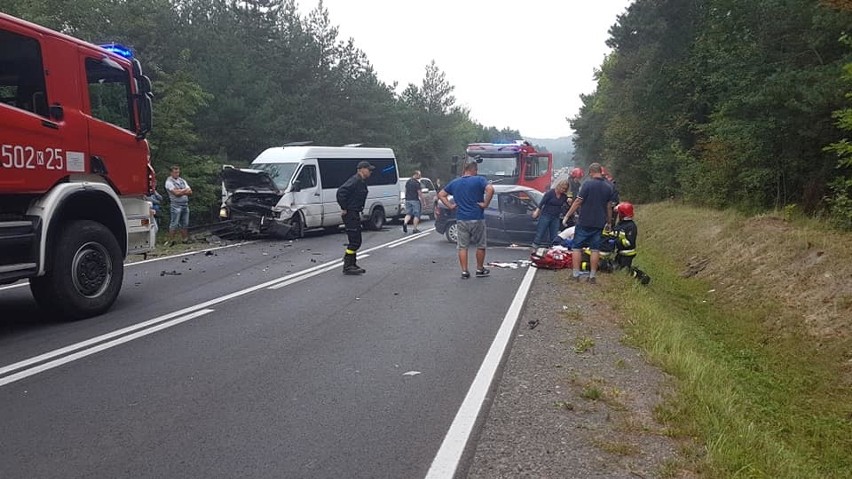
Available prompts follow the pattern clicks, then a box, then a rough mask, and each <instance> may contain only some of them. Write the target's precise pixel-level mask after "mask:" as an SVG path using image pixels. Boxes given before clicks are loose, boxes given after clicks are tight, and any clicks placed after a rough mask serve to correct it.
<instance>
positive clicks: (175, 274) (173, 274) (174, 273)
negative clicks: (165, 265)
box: [160, 270, 182, 276]
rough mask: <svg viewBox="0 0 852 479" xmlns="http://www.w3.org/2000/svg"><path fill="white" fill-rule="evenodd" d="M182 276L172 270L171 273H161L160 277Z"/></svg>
mask: <svg viewBox="0 0 852 479" xmlns="http://www.w3.org/2000/svg"><path fill="white" fill-rule="evenodd" d="M181 274H182V273H179V272H177V271H175V270H171V271H160V276H166V275H168V276H180V275H181Z"/></svg>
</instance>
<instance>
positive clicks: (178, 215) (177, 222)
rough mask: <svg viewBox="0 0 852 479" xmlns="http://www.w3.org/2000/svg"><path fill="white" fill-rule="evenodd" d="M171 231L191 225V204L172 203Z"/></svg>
mask: <svg viewBox="0 0 852 479" xmlns="http://www.w3.org/2000/svg"><path fill="white" fill-rule="evenodd" d="M169 212H170V213H171V217H170V218H169V231H174V230H177V229H181V230H185V229H187V228H188V227H189V205H177V206H175V205H170V206H169Z"/></svg>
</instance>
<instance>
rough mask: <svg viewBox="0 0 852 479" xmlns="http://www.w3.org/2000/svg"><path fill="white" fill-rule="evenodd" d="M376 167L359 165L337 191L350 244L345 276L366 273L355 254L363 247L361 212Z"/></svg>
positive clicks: (366, 164)
mask: <svg viewBox="0 0 852 479" xmlns="http://www.w3.org/2000/svg"><path fill="white" fill-rule="evenodd" d="M375 168H376V167H375V166H373V165H371V164H370V163H369V162H368V161H362V162H359V163H358V167H357V169H358V170H357V172H356V173H355V174H354V175H352V178H349V179H348V180H346V183H343V184H342V185H340V188H338V189H337V204H338V205H339V206H340V214H341V215H343V226H345V227H346V236H348V237H349V244H348V245H347V246H346V253H345V254H344V255H343V274H364V273H366V271H365V270H364V269H363V268H361V267H359V266H358V265H357V264H355V252H356V251H358V248H360V247H361V211H362V210H363V209H364V203H365V202H366V201H367V178H369V177H370V173H372V171H373V170H374V169H375Z"/></svg>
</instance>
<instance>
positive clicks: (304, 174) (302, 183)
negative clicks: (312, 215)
mask: <svg viewBox="0 0 852 479" xmlns="http://www.w3.org/2000/svg"><path fill="white" fill-rule="evenodd" d="M296 180H298V181H299V187H300V188H302V189H303V190H304V189H306V188H313V187H314V186H316V185H317V168H316V167H315V166H314V165H305V166H303V167H302V171H300V172H299V177H298V178H296Z"/></svg>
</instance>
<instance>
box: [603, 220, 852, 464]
mask: <svg viewBox="0 0 852 479" xmlns="http://www.w3.org/2000/svg"><path fill="white" fill-rule="evenodd" d="M708 216H712V217H708ZM752 220H753V219H750V218H745V217H740V216H737V215H736V214H734V213H716V212H712V213H708V212H707V211H706V210H696V209H691V208H686V207H682V206H677V205H652V206H648V207H645V208H643V209H642V210H640V215H639V217H638V221H637V222H638V224H639V227H640V238H639V244H640V254H639V256H638V257H637V260H636V261H637V263H636V265H638V266H639V267H641V268H642V269H644V270H646V271H647V272H648V273H649V274H650V275H651V276H652V278H653V281H652V283H651V285H650V286H648V287H643V286H641V285H639V284H638V283H636V282H635V281H633V280H632V279H630V278H628V277H627V276H626V275H613V276H612V279H611V280H609V278H607V279H608V281H606V282H605V283H606V286H605V288H604V294H605V295H607V296H608V297H609V299H610V300H611V303H612V304H616V305H618V308H620V310H621V312H622V315H623V317H624V318H625V319H626V329H627V334H628V338H629V341H630V342H631V343H633V344H635V345H636V346H638V347H640V348H641V349H643V350H644V351H646V352H647V354H648V357H649V358H651V360H652V361H654V362H656V363H657V364H659V365H660V366H661V367H662V368H663V369H664V370H665V371H667V372H668V373H670V374H672V375H673V376H674V377H675V378H676V383H677V388H676V393H675V395H674V396H673V397H671V398H669V400H668V401H667V402H666V403H665V404H663V405H661V406H660V407H659V408H658V410H657V416H658V419H660V420H662V421H663V422H664V423H666V424H667V425H668V426H669V428H670V429H671V430H672V431H673V432H674V434H676V435H683V436H689V437H694V438H697V439H699V441H700V442H701V443H702V444H703V445H704V446H705V454H704V455H703V456H702V459H700V462H702V463H703V464H701V467H699V469H700V471H701V472H703V473H704V474H705V475H706V476H707V477H725V478H729V477H766V478H770V477H771V478H811V477H813V478H841V477H843V478H846V477H852V454H850V452H851V451H852V387H850V382H849V381H848V378H849V371H848V364H847V362H848V358H847V356H848V354H849V352H850V350H849V346H850V342H849V339H848V335H844V334H842V333H843V331H842V330H843V328H844V327H847V331H848V326H849V324H848V319H847V320H844V315H843V314H842V313H843V312H842V311H840V313H841V314H839V315H837V316H836V317H834V316H832V317H831V318H830V321H828V320H827V322H830V324H831V328H832V329H831V330H832V331H834V332H835V333H836V334H816V332H817V331H824V329H825V328H823V329H820V328H815V327H814V324H806V321H805V320H803V319H802V318H806V319H807V318H809V317H811V316H808V311H802V310H801V309H802V306H805V307H808V304H807V302H806V301H804V300H800V301H798V302H797V301H796V299H795V298H794V297H793V298H791V297H786V296H784V295H783V294H781V293H783V289H782V290H779V289H778V287H777V284H774V283H771V280H772V278H774V276H772V275H765V274H762V270H761V269H760V268H769V269H772V270H773V271H776V272H777V270H778V269H779V268H783V267H784V262H786V261H787V258H789V257H792V258H796V257H797V256H800V255H801V251H798V250H797V248H801V247H802V241H800V239H801V238H806V241H807V244H808V245H811V244H812V241H817V240H816V239H814V238H817V235H816V234H815V233H814V232H813V231H810V232H809V231H801V230H797V229H796V228H805V229H807V228H812V227H811V226H808V225H803V226H799V225H797V226H795V227H792V226H786V225H785V227H784V229H783V231H779V230H777V225H775V224H774V221H771V222H769V223H770V224H771V225H770V226H771V231H769V232H768V233H767V232H766V231H762V230H760V228H762V227H763V226H764V225H763V224H762V222H761V223H760V224H758V228H757V229H756V230H754V229H753V230H749V229H747V228H748V227H754V224H753V221H752ZM744 231H746V232H747V234H746V233H744ZM782 240H783V241H782ZM845 240H846V242H847V244H848V240H849V238H848V237H847V238H845ZM761 241H766V242H768V243H769V244H770V245H771V247H772V248H774V253H773V254H772V255H770V256H766V255H764V256H763V257H762V259H761V262H760V264H759V265H758V266H759V268H758V266H754V265H752V264H751V263H749V262H748V261H745V260H743V258H742V257H741V255H744V254H747V252H749V251H753V252H760V251H762V249H761V248H762V247H763V245H762V244H761ZM715 248H718V249H715ZM785 249H789V251H786V250H785ZM782 250H784V251H782ZM826 251H827V252H828V253H830V254H833V255H835V257H834V258H833V261H846V262H847V263H849V262H850V261H852V258H850V257H842V258H841V257H838V256H837V255H839V256H844V255H846V254H847V250H839V251H837V250H831V249H830V247H829V249H827V250H826ZM701 255H704V256H703V257H701V258H699V256H701ZM819 256H823V255H819ZM696 259H701V261H700V262H699V261H696ZM775 262H778V264H777V265H776V264H774V263H775ZM690 263H693V264H696V263H700V264H702V267H701V268H702V269H701V270H699V271H692V272H691V273H690V274H689V275H688V276H690V277H689V278H684V277H682V276H683V275H682V273H680V271H681V270H683V268H684V267H685V266H686V265H688V264H690ZM719 263H721V264H719ZM708 264H709V267H706V268H705V266H707V265H708ZM829 264H831V263H829ZM748 268H750V269H751V271H749V270H748ZM793 268H794V270H796V273H795V274H797V275H799V277H798V278H796V279H797V281H796V282H795V283H796V284H797V285H798V287H799V289H798V291H796V293H797V295H801V296H807V295H809V294H811V293H812V292H810V291H809V289H808V288H811V287H819V285H820V284H821V283H820V281H816V280H814V281H808V279H809V278H808V274H810V273H808V271H809V270H808V269H806V268H805V269H804V271H803V268H795V266H794V267H793ZM703 269H707V273H706V274H705V273H704V272H703ZM726 269H727V270H728V271H729V272H730V274H725V272H726ZM714 271H715V272H719V273H720V274H713V272H714ZM813 271H814V273H813V274H823V275H824V274H826V273H825V272H824V271H820V270H819V269H818V268H814V269H813ZM843 274H845V272H844V273H843ZM812 279H813V278H812ZM779 291H781V293H779ZM844 291H845V290H844V289H843V288H840V290H839V292H838V294H837V295H839V296H840V297H841V298H844V297H845V296H843V295H844V294H845V293H844ZM729 293H730V294H729ZM813 294H817V292H813ZM820 294H821V292H820ZM837 295H835V296H837ZM797 305H798V307H797ZM840 305H841V307H845V306H844V305H845V303H842V302H841V303H840ZM815 307H816V306H815ZM835 310H836V308H835ZM817 319H819V318H817ZM817 322H818V321H817Z"/></svg>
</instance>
